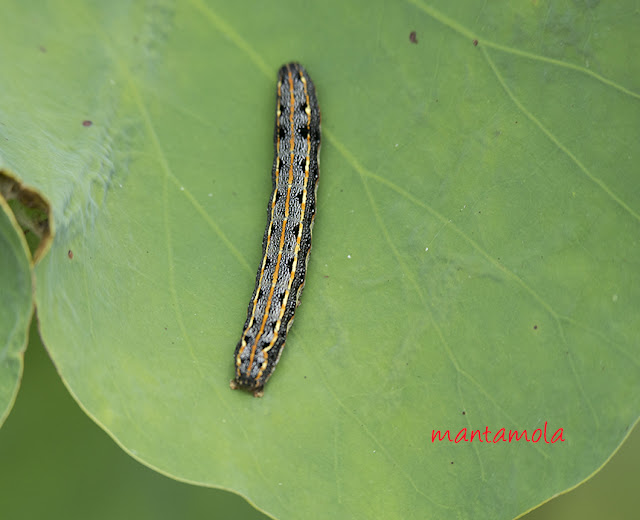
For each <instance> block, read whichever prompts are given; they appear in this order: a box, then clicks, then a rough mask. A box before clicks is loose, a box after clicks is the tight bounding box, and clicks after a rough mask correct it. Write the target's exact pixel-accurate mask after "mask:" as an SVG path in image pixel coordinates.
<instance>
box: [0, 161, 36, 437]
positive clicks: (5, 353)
mask: <svg viewBox="0 0 640 520" xmlns="http://www.w3.org/2000/svg"><path fill="white" fill-rule="evenodd" d="M3 179H4V177H3V174H2V172H1V171H0V188H1V187H2V184H3V183H2V180H3ZM3 195H4V194H3V192H2V190H1V189H0V295H2V312H0V426H1V425H2V423H3V422H4V420H5V419H6V417H7V415H8V413H9V411H10V410H11V407H12V406H13V402H14V400H15V398H16V393H17V392H18V385H19V383H20V378H21V377H22V358H23V355H24V351H25V349H26V348H27V341H28V339H29V323H30V322H31V315H32V314H33V298H32V294H31V291H32V286H31V262H30V259H31V255H30V254H29V248H28V246H27V242H26V240H25V237H24V234H23V233H22V230H21V229H20V227H19V225H18V222H17V221H16V220H15V218H14V215H13V211H12V210H11V208H10V207H9V204H8V203H7V201H6V199H5V197H4V196H3Z"/></svg>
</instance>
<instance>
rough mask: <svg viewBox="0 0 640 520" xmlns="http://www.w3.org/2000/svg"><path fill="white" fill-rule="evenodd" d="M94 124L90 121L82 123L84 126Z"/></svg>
mask: <svg viewBox="0 0 640 520" xmlns="http://www.w3.org/2000/svg"><path fill="white" fill-rule="evenodd" d="M92 124H93V122H91V121H89V120H88V119H85V120H84V121H83V122H82V126H91V125H92Z"/></svg>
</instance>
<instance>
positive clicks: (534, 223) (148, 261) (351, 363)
mask: <svg viewBox="0 0 640 520" xmlns="http://www.w3.org/2000/svg"><path fill="white" fill-rule="evenodd" d="M14 4H15V5H12V8H11V10H10V13H9V15H8V17H6V16H5V19H4V20H3V22H4V24H3V26H4V27H3V33H2V35H1V36H0V38H1V39H2V45H0V53H1V54H0V58H1V60H2V62H3V63H11V64H12V66H11V67H10V71H11V74H5V75H3V77H2V79H1V80H0V81H1V82H2V83H1V84H0V121H1V122H2V123H3V126H0V130H1V131H2V132H3V135H1V136H0V138H4V140H3V141H2V142H1V146H2V154H1V156H2V163H0V167H1V168H4V169H6V170H8V171H11V172H13V173H14V174H15V175H16V176H17V177H19V178H20V180H21V181H22V182H24V183H25V184H28V185H30V186H33V187H35V188H36V189H38V190H40V192H41V193H43V194H44V195H46V197H47V198H48V200H49V201H50V202H51V206H52V210H53V225H54V227H55V232H56V235H55V239H54V242H53V245H52V247H51V250H50V251H49V253H48V254H47V255H46V256H45V257H44V258H43V259H42V260H41V262H40V263H39V264H38V265H37V267H36V303H37V308H38V316H39V322H40V330H41V334H42V336H43V340H44V343H45V345H46V346H47V348H48V350H49V352H50V354H51V357H52V358H53V360H54V362H55V363H56V366H57V368H58V371H59V373H60V375H61V377H62V378H63V380H64V382H65V384H66V385H67V386H68V388H69V390H70V392H71V393H72V394H73V395H74V397H75V398H76V400H77V401H78V403H79V404H80V406H82V408H83V409H85V410H86V411H87V413H88V414H89V415H90V416H91V417H92V418H93V419H94V420H95V421H96V422H97V423H99V424H100V425H101V426H102V427H103V428H104V429H105V430H106V431H107V432H108V433H109V434H110V435H112V436H113V437H114V438H115V439H116V440H117V442H118V443H119V444H120V445H121V446H122V447H123V448H124V449H125V450H126V451H127V452H129V453H130V454H131V455H133V456H134V457H135V458H137V459H138V460H140V461H141V462H143V463H145V464H147V465H149V466H151V467H154V468H157V469H158V470H159V471H161V472H163V473H165V474H167V475H171V476H173V477H175V478H178V479H181V480H185V481H189V482H195V483H201V484H205V485H210V486H217V487H223V488H227V489H231V490H234V491H236V492H238V493H240V494H242V495H244V496H246V497H248V498H249V499H250V500H251V501H252V502H253V503H255V504H256V505H257V506H258V507H260V508H261V509H263V510H265V511H267V512H268V513H270V514H272V515H274V516H276V517H279V518H299V517H300V514H301V512H303V513H304V516H305V517H316V518H326V517H332V516H335V517H339V518H385V519H386V518H404V519H406V518H447V517H453V516H457V517H460V518H511V517H513V516H516V515H518V514H520V513H522V512H524V511H526V510H527V509H529V508H531V507H533V506H535V505H536V504H538V503H540V502H541V501H543V500H546V499H547V498H549V497H550V496H552V495H554V494H555V493H558V492H560V491H562V490H565V489H567V488H569V487H572V486H574V485H576V484H578V483H579V482H580V481H581V480H583V479H584V478H586V477H587V476H588V475H590V474H592V473H593V472H594V471H595V470H596V469H597V468H598V467H599V466H600V465H601V464H603V463H604V461H605V460H607V458H608V457H609V456H610V455H611V453H612V452H613V451H614V450H615V449H616V448H617V447H618V446H619V444H620V443H621V442H622V440H623V439H624V438H625V436H626V435H627V434H628V432H629V429H630V428H631V426H632V425H633V424H634V422H635V421H636V419H637V417H638V411H639V409H640V391H639V388H638V384H637V382H638V378H639V377H640V356H639V355H638V348H637V338H638V335H639V333H640V318H639V315H638V312H637V308H638V305H639V304H640V283H638V282H639V276H638V273H640V266H639V265H638V260H637V258H638V257H639V256H638V249H639V244H638V239H637V237H638V232H639V231H640V222H639V221H640V218H639V211H640V210H639V209H638V206H639V203H640V190H638V188H637V186H638V184H637V181H636V179H637V174H638V170H639V168H638V166H637V165H638V161H637V158H636V157H635V152H636V150H637V143H638V140H639V138H640V125H638V121H639V120H640V95H639V94H638V92H640V65H639V63H638V61H637V59H636V56H637V55H638V51H639V50H640V43H639V40H638V37H637V22H638V20H637V17H638V15H637V14H636V13H635V11H634V9H635V6H634V4H633V3H632V2H629V1H627V2H618V3H616V4H615V6H612V5H610V3H606V4H605V3H594V2H575V1H566V2H556V3H553V4H548V3H543V2H532V3H526V4H525V3H523V4H522V5H518V6H517V7H516V6H514V5H513V4H509V3H506V2H491V3H485V4H482V5H481V4H478V3H476V2H433V3H426V2H419V1H407V2H391V3H390V2H349V3H340V2H317V3H309V2H294V1H285V2H280V3H278V5H277V7H276V6H275V5H271V4H270V3H257V2H256V3H246V4H244V3H242V2H240V3H239V2H234V3H228V2H214V1H209V2H205V1H204V0H191V1H190V2H184V3H180V4H174V3H171V2H168V1H167V2H155V3H148V4H143V3H138V2H136V3H126V2H112V3H104V2H97V1H95V2H79V1H77V2H67V3H64V4H63V3H62V2H52V3H43V4H41V5H39V6H38V8H37V10H34V9H35V7H34V5H32V4H29V5H24V4H22V3H18V2H15V3H14ZM412 32H415V34H414V35H413V36H411V37H410V34H411V33H412ZM292 59H296V60H300V61H301V62H302V63H304V64H305V65H306V67H307V69H308V70H309V72H310V74H311V76H312V77H313V78H314V80H315V83H316V88H317V91H318V96H319V101H320V106H321V108H322V113H323V144H324V146H323V149H322V153H321V158H322V161H321V172H320V175H321V177H320V188H319V193H318V201H319V202H318V213H317V218H316V227H315V231H314V233H315V234H314V248H313V253H312V255H311V260H310V264H309V275H308V277H307V285H306V289H305V294H304V295H303V298H302V300H303V305H302V306H301V308H300V310H299V311H298V315H297V319H296V323H295V326H294V327H293V329H292V331H291V334H290V335H289V340H288V342H287V348H286V349H285V353H284V355H283V358H282V362H281V365H280V366H279V367H278V370H277V371H276V374H275V376H274V377H273V378H272V380H271V381H270V382H269V384H268V385H267V388H266V394H265V396H264V397H263V398H262V399H255V398H253V397H251V396H250V395H248V394H246V393H243V392H237V391H236V392H232V391H230V390H229V388H228V381H229V379H230V378H231V377H232V375H233V363H232V353H233V349H234V346H235V344H236V342H237V341H238V339H239V335H240V331H241V327H242V324H243V322H244V319H245V313H246V306H247V304H248V300H249V296H250V294H251V291H252V289H253V280H254V276H255V269H256V268H257V266H258V261H259V258H260V251H261V237H262V232H263V229H264V227H263V226H264V224H265V217H266V204H267V197H268V194H269V191H270V182H271V181H270V169H271V161H272V153H273V150H272V147H273V145H272V135H273V124H274V123H273V119H274V111H275V107H274V91H275V75H276V71H277V68H278V66H280V65H281V64H282V63H283V62H285V61H289V60H292ZM7 68H9V67H7ZM545 425H546V427H547V429H548V433H547V437H546V438H547V440H550V439H551V437H552V435H553V434H554V433H555V432H556V430H558V429H562V431H561V433H562V440H557V437H556V440H557V442H555V443H552V444H551V443H546V442H545V440H544V439H543V440H539V441H538V442H527V441H525V440H523V439H521V440H520V441H515V440H512V442H508V441H497V442H495V443H493V442H491V443H489V442H486V441H487V440H492V439H493V434H494V433H495V432H497V431H499V430H500V428H505V429H506V431H507V433H508V431H509V430H510V429H511V430H516V429H517V430H519V431H520V432H522V430H523V429H527V431H528V436H529V438H530V437H531V434H532V433H533V431H534V430H535V429H538V428H544V427H545ZM463 428H468V429H469V435H470V432H471V430H476V429H477V430H481V431H482V432H485V429H487V428H488V429H489V430H491V431H492V434H491V435H489V434H487V435H486V437H483V438H484V439H485V440H484V441H482V442H481V441H480V440H479V439H478V438H477V437H476V438H475V440H474V441H472V442H469V441H461V442H459V443H455V442H448V441H441V442H440V441H436V442H432V432H433V430H442V431H445V430H450V431H451V432H452V437H454V436H455V435H456V434H458V432H460V430H461V429H463ZM469 435H468V436H467V438H469Z"/></svg>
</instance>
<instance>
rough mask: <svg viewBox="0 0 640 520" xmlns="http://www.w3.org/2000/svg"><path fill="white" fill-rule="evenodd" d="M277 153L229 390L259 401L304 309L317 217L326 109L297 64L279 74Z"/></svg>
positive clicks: (290, 64)
mask: <svg viewBox="0 0 640 520" xmlns="http://www.w3.org/2000/svg"><path fill="white" fill-rule="evenodd" d="M274 147H275V157H274V159H273V169H272V171H271V178H272V183H273V190H272V192H271V197H270V199H269V203H268V205H267V227H266V229H265V231H264V238H263V239H262V262H261V263H260V267H259V269H258V273H257V275H256V285H255V289H254V290H253V296H252V297H251V301H250V302H249V308H248V310H247V320H246V322H245V324H244V330H243V332H242V336H241V338H240V341H239V342H238V345H237V346H236V349H235V353H234V361H235V371H236V374H235V378H234V379H232V380H231V383H230V386H231V389H233V390H235V389H237V388H243V389H246V390H249V391H251V392H253V395H254V396H255V397H262V395H263V394H264V385H265V383H266V382H267V380H268V379H269V377H271V375H272V374H273V371H274V370H275V368H276V365H277V364H278V361H279V360H280V356H281V355H282V350H283V348H284V344H285V341H286V337H287V332H289V329H290V328H291V325H292V323H293V317H294V313H295V311H296V307H297V306H298V304H299V302H300V294H301V293H302V288H303V287H304V279H305V275H306V272H307V262H308V260H309V251H310V250H311V231H312V228H313V222H314V218H315V213H316V191H317V186H318V167H319V166H318V164H319V157H318V156H319V152H320V107H319V106H318V100H317V98H316V89H315V86H314V84H313V82H312V81H311V78H310V77H309V74H307V71H306V70H305V69H304V67H303V66H302V65H300V64H299V63H288V64H286V65H283V66H282V67H281V68H280V70H279V72H278V87H277V95H276V125H275V131H274Z"/></svg>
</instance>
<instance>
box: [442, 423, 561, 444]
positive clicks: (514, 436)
mask: <svg viewBox="0 0 640 520" xmlns="http://www.w3.org/2000/svg"><path fill="white" fill-rule="evenodd" d="M454 433H455V437H452V433H451V431H450V430H445V431H444V432H443V431H442V430H432V433H431V442H437V441H440V442H442V441H448V442H453V443H455V444H458V443H460V442H473V441H478V442H487V443H489V444H491V443H493V444H496V443H498V442H513V441H523V442H534V443H535V442H540V441H541V440H544V442H546V443H547V444H554V443H556V442H558V441H561V442H564V438H563V437H562V435H563V434H564V430H563V429H562V428H558V429H557V430H556V431H555V433H554V434H553V435H551V437H549V434H548V433H547V421H545V422H544V428H536V429H535V430H533V431H532V432H531V434H529V433H528V432H527V430H507V429H505V428H500V429H499V430H498V431H497V432H495V433H493V432H492V431H491V430H490V429H489V427H488V426H487V427H486V428H485V429H484V431H482V430H470V429H468V428H462V429H461V430H460V431H459V432H454ZM549 433H551V431H549Z"/></svg>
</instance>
